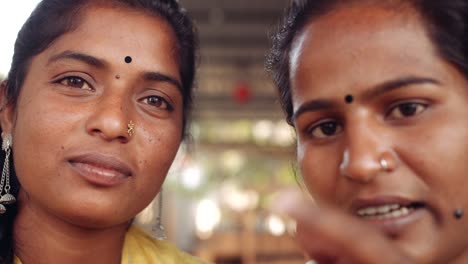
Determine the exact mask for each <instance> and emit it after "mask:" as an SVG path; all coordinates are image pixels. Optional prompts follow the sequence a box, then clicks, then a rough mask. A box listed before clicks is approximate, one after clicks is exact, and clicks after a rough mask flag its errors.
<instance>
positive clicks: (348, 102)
mask: <svg viewBox="0 0 468 264" xmlns="http://www.w3.org/2000/svg"><path fill="white" fill-rule="evenodd" d="M353 101H354V98H353V96H352V95H350V94H348V95H346V96H345V102H346V103H347V104H350V103H352V102H353Z"/></svg>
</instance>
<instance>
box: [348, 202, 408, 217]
mask: <svg viewBox="0 0 468 264" xmlns="http://www.w3.org/2000/svg"><path fill="white" fill-rule="evenodd" d="M398 208H400V205H399V204H388V205H383V206H369V207H366V208H363V209H360V210H359V211H358V212H357V214H358V215H360V216H365V215H374V214H385V213H388V212H390V210H396V209H398Z"/></svg>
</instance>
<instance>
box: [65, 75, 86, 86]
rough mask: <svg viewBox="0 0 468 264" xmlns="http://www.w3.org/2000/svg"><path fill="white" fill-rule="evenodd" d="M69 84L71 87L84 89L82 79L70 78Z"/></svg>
mask: <svg viewBox="0 0 468 264" xmlns="http://www.w3.org/2000/svg"><path fill="white" fill-rule="evenodd" d="M68 83H69V85H70V86H73V87H82V86H83V80H81V79H80V78H73V77H72V78H70V79H68Z"/></svg>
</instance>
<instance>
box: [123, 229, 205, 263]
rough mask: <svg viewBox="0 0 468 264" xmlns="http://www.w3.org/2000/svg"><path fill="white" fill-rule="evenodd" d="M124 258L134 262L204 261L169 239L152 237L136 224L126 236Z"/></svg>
mask: <svg viewBox="0 0 468 264" xmlns="http://www.w3.org/2000/svg"><path fill="white" fill-rule="evenodd" d="M123 259H132V262H133V263H168V264H169V263H170V264H172V263H174V264H175V263H181V264H203V263H204V262H202V261H201V260H199V259H197V258H195V257H193V256H190V255H189V254H187V253H185V252H182V251H181V250H179V249H177V248H176V247H175V246H174V245H172V244H171V243H169V242H167V241H160V240H156V239H154V238H152V237H151V236H150V235H148V234H147V233H146V232H145V231H143V230H141V229H140V228H139V227H136V226H131V227H130V229H129V230H128V232H127V235H126V236H125V245H124V252H123Z"/></svg>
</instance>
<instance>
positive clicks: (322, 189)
mask: <svg viewBox="0 0 468 264" xmlns="http://www.w3.org/2000/svg"><path fill="white" fill-rule="evenodd" d="M330 152H333V153H330ZM297 157H298V162H299V166H300V170H301V174H302V177H303V179H304V182H305V185H306V187H307V189H308V190H309V192H310V194H311V195H312V197H313V198H314V199H315V200H316V201H317V203H318V204H319V205H320V203H331V202H333V201H335V200H336V198H335V194H336V188H337V184H338V182H337V179H338V177H339V176H338V172H339V169H338V168H339V161H337V159H336V157H337V153H336V152H335V151H331V150H325V149H320V147H315V148H314V146H310V145H308V144H307V143H301V142H299V146H298V149H297Z"/></svg>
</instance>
